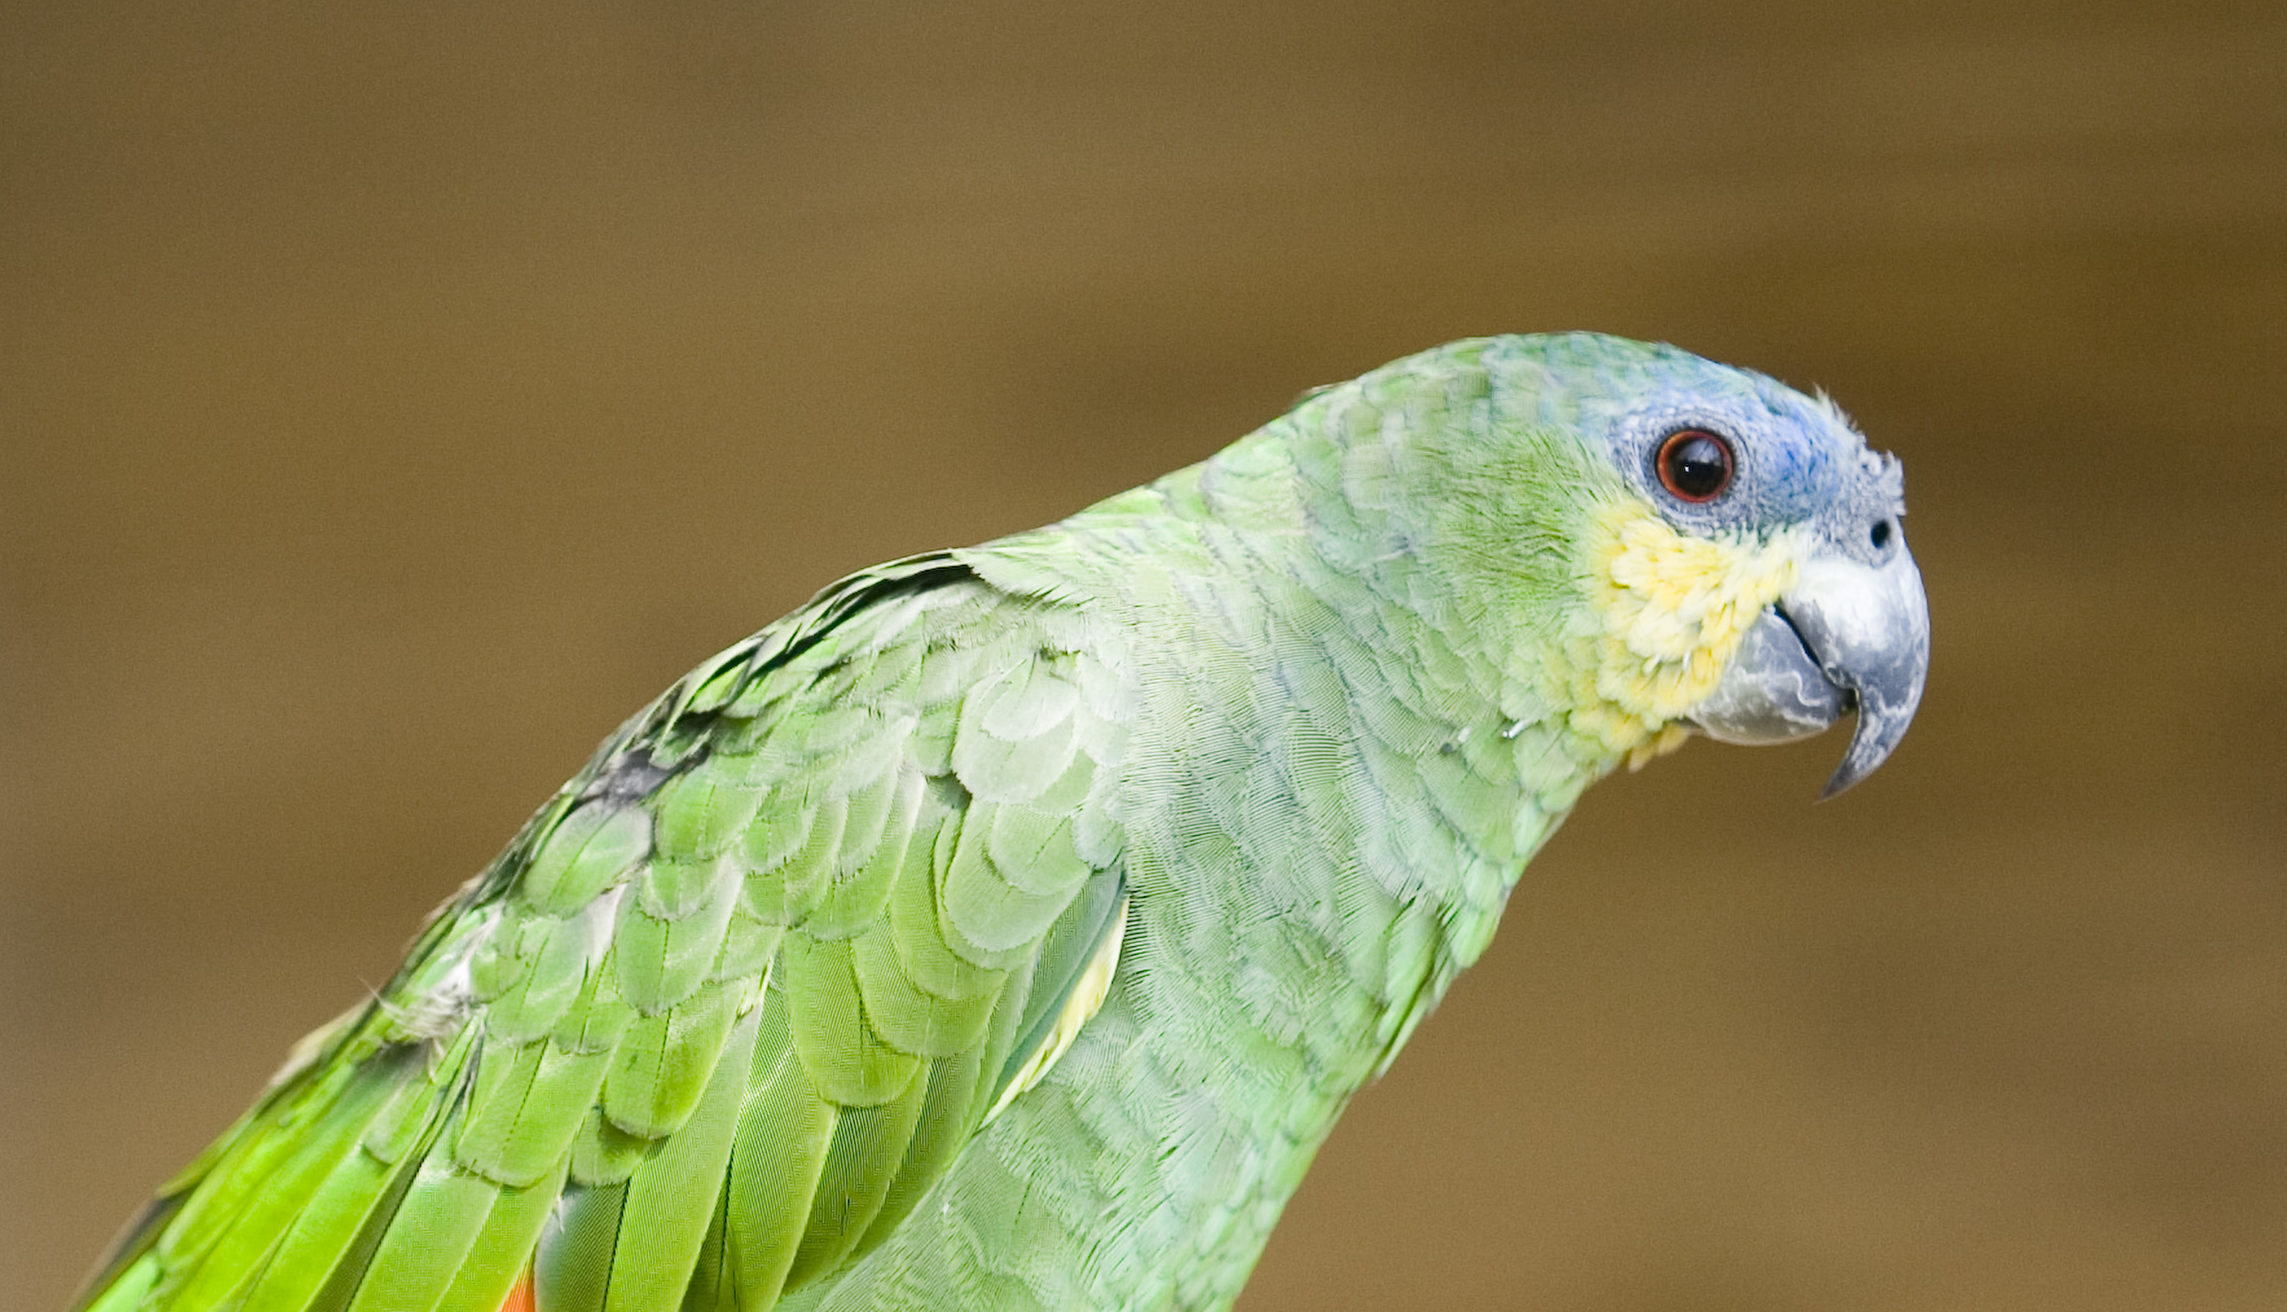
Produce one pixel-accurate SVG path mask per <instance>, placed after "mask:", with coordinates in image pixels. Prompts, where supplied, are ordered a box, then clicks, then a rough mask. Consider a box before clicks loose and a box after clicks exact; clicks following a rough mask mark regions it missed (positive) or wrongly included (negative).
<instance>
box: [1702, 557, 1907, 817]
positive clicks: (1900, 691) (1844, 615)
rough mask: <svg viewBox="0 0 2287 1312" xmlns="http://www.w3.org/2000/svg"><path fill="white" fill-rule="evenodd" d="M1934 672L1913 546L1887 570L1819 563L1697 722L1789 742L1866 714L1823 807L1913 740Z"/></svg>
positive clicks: (1751, 636) (1762, 629)
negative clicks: (1910, 732)
mask: <svg viewBox="0 0 2287 1312" xmlns="http://www.w3.org/2000/svg"><path fill="white" fill-rule="evenodd" d="M1929 670H1930V605H1929V599H1928V597H1926V596H1925V595H1924V594H1923V592H1922V574H1921V571H1920V570H1917V569H1915V568H1914V558H1913V556H1912V555H1911V554H1910V553H1909V552H1908V551H1907V550H1906V544H1905V543H1904V542H1903V541H1901V542H1899V543H1898V549H1897V550H1896V551H1895V552H1893V553H1891V555H1890V557H1889V558H1888V559H1887V560H1884V561H1883V562H1882V563H1881V564H1879V565H1867V564H1861V563H1860V562H1858V561H1855V560H1850V559H1847V558H1844V557H1841V556H1818V557H1814V558H1813V559H1811V560H1810V561H1808V562H1806V563H1805V564H1804V565H1803V568H1802V572H1801V573H1800V574H1799V575H1798V576H1797V578H1796V581H1795V586H1794V587H1793V588H1792V589H1790V590H1788V592H1787V594H1786V595H1785V596H1783V597H1781V598H1779V601H1778V603H1777V604H1776V605H1774V606H1770V607H1766V608H1765V609H1764V611H1763V614H1762V617H1761V618H1760V619H1758V620H1756V622H1755V626H1754V627H1753V628H1751V629H1749V630H1748V631H1747V636H1746V638H1745V639H1744V640H1743V641H1742V642H1741V643H1740V647H1739V654H1738V655H1737V656H1736V657H1734V658H1733V659H1732V662H1731V666H1730V668H1729V669H1726V670H1725V671H1724V672H1723V679H1722V681H1721V682H1720V683H1718V684H1717V685H1716V688H1715V691H1714V692H1713V693H1712V694H1710V695H1709V697H1708V699H1707V700H1706V701H1704V702H1702V703H1700V704H1699V705H1698V706H1697V707H1695V708H1694V709H1693V711H1692V715H1691V718H1692V722H1693V723H1694V724H1696V725H1697V726H1698V727H1699V729H1700V731H1701V732H1702V733H1705V734H1706V735H1707V736H1708V737H1710V738H1714V739H1717V740H1719V741H1722V742H1729V743H1780V742H1790V741H1792V740H1794V739H1797V738H1807V737H1809V736H1811V735H1812V734H1814V733H1817V732H1819V731H1820V730H1822V729H1824V728H1826V727H1827V726H1828V725H1831V724H1833V723H1834V722H1835V721H1836V720H1838V719H1840V718H1841V717H1842V713H1843V712H1844V711H1850V710H1855V711H1857V712H1858V728H1857V731H1856V732H1855V733H1853V734H1852V735H1851V737H1850V750H1848V751H1846V752H1844V753H1843V754H1842V764H1841V765H1839V766H1837V767H1835V771H1834V777H1833V778H1831V779H1829V780H1827V781H1826V789H1825V790H1824V791H1823V792H1821V793H1820V794H1819V797H1820V799H1821V800H1824V799H1826V798H1829V797H1832V796H1834V795H1835V794H1837V793H1839V792H1841V791H1842V790H1843V789H1845V788H1848V787H1850V786H1851V785H1852V784H1855V783H1857V782H1858V781H1859V780H1861V779H1864V778H1865V777H1866V776H1868V775H1870V774H1872V773H1874V769H1875V767H1876V766H1878V765H1880V764H1882V761H1883V758H1885V757H1887V756H1889V755H1890V752H1891V749H1892V748H1895V747H1896V746H1897V745H1898V740H1899V739H1901V738H1903V737H1905V736H1906V726H1907V725H1909V724H1911V723H1913V719H1914V707H1915V706H1916V705H1917V704H1919V703H1920V702H1921V700H1922V682H1923V680H1924V679H1926V678H1927V677H1928V675H1929Z"/></svg>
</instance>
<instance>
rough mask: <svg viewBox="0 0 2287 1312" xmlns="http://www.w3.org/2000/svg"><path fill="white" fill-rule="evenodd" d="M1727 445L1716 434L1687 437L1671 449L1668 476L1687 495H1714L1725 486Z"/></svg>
mask: <svg viewBox="0 0 2287 1312" xmlns="http://www.w3.org/2000/svg"><path fill="white" fill-rule="evenodd" d="M1726 473H1727V471H1726V470H1725V468H1724V456H1723V445H1722V443H1720V442H1717V441H1716V440H1715V439H1714V438H1712V437H1687V438H1685V439H1684V440H1683V441H1681V442H1678V443H1676V444H1675V445H1674V446H1673V447H1670V448H1669V449H1668V477H1669V478H1670V479H1672V480H1673V481H1674V482H1675V486H1676V491H1678V492H1681V493H1683V494H1684V495H1685V496H1687V497H1711V496H1714V495H1715V494H1716V493H1717V492H1720V491H1722V490H1723V480H1724V478H1725V476H1726Z"/></svg>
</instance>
